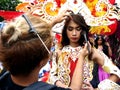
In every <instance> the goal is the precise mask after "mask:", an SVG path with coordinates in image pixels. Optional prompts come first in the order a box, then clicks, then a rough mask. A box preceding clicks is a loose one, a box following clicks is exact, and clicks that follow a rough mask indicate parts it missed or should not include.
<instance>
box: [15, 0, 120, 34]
mask: <svg viewBox="0 0 120 90" xmlns="http://www.w3.org/2000/svg"><path fill="white" fill-rule="evenodd" d="M119 6H120V1H119V0H31V1H28V0H26V1H24V2H23V3H20V4H19V5H18V6H17V7H16V10H17V11H23V12H31V13H32V14H34V15H38V16H40V18H42V19H43V20H45V21H47V22H51V21H52V20H53V18H55V17H56V16H57V15H59V14H60V13H61V12H62V11H63V10H65V9H69V10H72V11H73V12H74V13H80V14H81V15H83V16H84V18H85V20H86V23H87V24H88V25H90V26H91V30H90V33H92V34H94V33H95V34H106V35H111V34H113V33H114V32H115V30H116V27H117V21H118V20H120V9H119ZM58 27H61V24H58V25H56V28H57V29H58ZM54 29H55V28H54ZM57 29H56V30H57Z"/></svg>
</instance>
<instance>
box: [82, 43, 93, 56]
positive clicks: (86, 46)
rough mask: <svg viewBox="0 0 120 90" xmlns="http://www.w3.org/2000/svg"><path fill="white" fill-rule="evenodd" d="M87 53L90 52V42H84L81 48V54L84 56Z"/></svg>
mask: <svg viewBox="0 0 120 90" xmlns="http://www.w3.org/2000/svg"><path fill="white" fill-rule="evenodd" d="M89 53H91V44H90V43H89V42H87V43H85V45H84V47H83V49H82V50H81V53H80V54H81V55H82V56H83V57H86V56H87V55H88V54H89Z"/></svg>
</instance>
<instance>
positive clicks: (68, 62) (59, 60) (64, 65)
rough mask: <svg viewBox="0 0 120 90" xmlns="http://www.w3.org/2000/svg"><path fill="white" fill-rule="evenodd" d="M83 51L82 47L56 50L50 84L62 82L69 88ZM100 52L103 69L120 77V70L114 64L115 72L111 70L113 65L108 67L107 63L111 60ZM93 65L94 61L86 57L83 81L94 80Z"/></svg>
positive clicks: (66, 47)
mask: <svg viewBox="0 0 120 90" xmlns="http://www.w3.org/2000/svg"><path fill="white" fill-rule="evenodd" d="M81 50H82V47H81V46H78V47H71V46H70V45H68V46H65V47H63V48H62V50H60V51H59V50H56V51H55V53H54V54H53V57H52V59H53V60H52V68H51V71H50V76H49V80H48V82H49V83H51V84H54V83H55V82H56V81H57V80H60V81H61V82H63V83H64V84H66V85H68V86H69V84H70V82H71V80H72V76H73V73H74V69H75V66H76V63H77V60H78V57H79V54H80V52H81ZM98 52H99V53H100V54H101V55H102V56H103V57H104V61H105V63H104V65H103V66H102V68H103V69H104V70H105V71H106V72H108V73H114V74H116V75H117V76H120V74H119V72H120V70H119V69H118V68H117V67H116V66H115V65H113V64H112V66H113V67H115V68H113V70H112V69H111V68H110V67H111V64H108V65H106V62H107V63H108V62H109V63H110V62H111V60H110V59H109V58H108V57H107V56H106V55H105V54H104V53H103V52H102V51H100V50H98ZM93 65H94V64H93V61H91V60H88V57H86V58H85V63H84V65H83V67H84V68H83V80H85V79H87V80H89V81H91V80H92V78H93V76H92V70H93ZM109 65H110V67H109ZM108 68H110V69H111V71H109V69H108ZM114 69H115V70H117V73H116V72H114V71H115V70H114ZM80 73H81V72H80Z"/></svg>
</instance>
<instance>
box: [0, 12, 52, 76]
mask: <svg viewBox="0 0 120 90" xmlns="http://www.w3.org/2000/svg"><path fill="white" fill-rule="evenodd" d="M26 16H27V17H28V18H29V21H30V22H31V23H32V25H33V26H32V27H34V28H35V30H36V31H37V33H38V35H39V36H40V37H41V39H42V40H43V42H44V43H45V45H46V47H47V48H48V49H49V50H50V47H51V42H52V37H51V27H50V26H49V25H48V24H47V23H46V22H44V21H42V20H41V19H40V18H39V17H38V16H33V15H31V14H27V15H26ZM31 30H32V29H31ZM0 41H1V43H0V60H1V61H2V63H3V66H4V67H5V68H6V69H7V70H8V71H10V73H11V74H12V75H14V76H15V75H28V74H30V72H31V71H33V70H34V69H35V68H36V67H37V66H38V65H39V64H40V62H41V61H43V60H45V61H44V62H47V59H48V57H49V52H48V51H47V50H46V48H45V46H44V45H43V43H42V42H41V41H40V39H39V38H38V36H37V35H36V34H35V33H32V32H30V26H29V25H28V23H27V21H26V20H25V18H24V17H23V16H19V17H17V18H16V19H15V20H13V21H11V22H9V23H8V24H7V25H6V26H5V27H4V28H3V30H2V32H1V38H0ZM41 67H42V66H41Z"/></svg>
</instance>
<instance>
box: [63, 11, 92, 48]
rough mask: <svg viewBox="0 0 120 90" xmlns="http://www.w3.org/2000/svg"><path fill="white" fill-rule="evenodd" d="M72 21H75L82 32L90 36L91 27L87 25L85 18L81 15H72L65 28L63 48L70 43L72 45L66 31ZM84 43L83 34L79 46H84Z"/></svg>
mask: <svg viewBox="0 0 120 90" xmlns="http://www.w3.org/2000/svg"><path fill="white" fill-rule="evenodd" d="M71 20H73V21H74V22H75V23H76V24H78V25H79V26H80V27H81V28H82V30H84V31H86V34H87V36H88V31H89V29H90V27H89V26H88V25H87V24H86V22H85V20H84V18H83V16H82V15H80V14H74V13H72V14H71V17H68V19H67V20H66V22H65V25H64V27H63V31H62V40H61V44H62V46H66V45H69V43H70V41H69V39H68V36H67V33H66V30H67V27H68V24H69V22H70V21H71ZM84 41H85V39H84V36H83V35H82V34H81V38H80V40H79V45H81V46H83V42H84Z"/></svg>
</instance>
